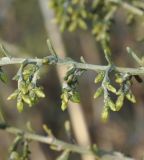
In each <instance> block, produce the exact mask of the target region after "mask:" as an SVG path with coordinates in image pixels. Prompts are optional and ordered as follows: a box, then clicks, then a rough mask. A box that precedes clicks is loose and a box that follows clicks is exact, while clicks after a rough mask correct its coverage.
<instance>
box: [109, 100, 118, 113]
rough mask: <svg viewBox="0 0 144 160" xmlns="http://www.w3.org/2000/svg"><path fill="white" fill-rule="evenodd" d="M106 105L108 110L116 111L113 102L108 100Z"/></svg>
mask: <svg viewBox="0 0 144 160" xmlns="http://www.w3.org/2000/svg"><path fill="white" fill-rule="evenodd" d="M107 105H108V106H109V108H110V109H111V110H112V111H116V106H115V104H114V102H113V101H112V100H111V99H109V100H108V101H107Z"/></svg>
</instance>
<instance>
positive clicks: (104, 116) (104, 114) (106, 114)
mask: <svg viewBox="0 0 144 160" xmlns="http://www.w3.org/2000/svg"><path fill="white" fill-rule="evenodd" d="M108 118H109V112H108V110H107V109H104V110H103V111H102V114H101V119H102V121H103V122H106V121H107V120H108Z"/></svg>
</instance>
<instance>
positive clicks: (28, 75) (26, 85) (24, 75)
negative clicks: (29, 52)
mask: <svg viewBox="0 0 144 160" xmlns="http://www.w3.org/2000/svg"><path fill="white" fill-rule="evenodd" d="M39 69H40V66H39V65H38V64H29V63H26V64H24V63H23V64H22V65H21V67H20V69H19V71H18V73H17V75H16V76H15V77H14V79H15V80H17V81H18V89H16V90H15V91H14V92H13V93H12V94H11V95H10V96H9V97H8V100H11V99H17V109H18V111H19V112H22V111H23V107H24V103H26V104H27V105H28V106H30V107H31V106H32V105H34V104H35V103H36V102H37V101H38V99H39V98H44V97H45V94H44V92H43V88H42V87H38V86H37V80H38V79H39V76H38V73H39Z"/></svg>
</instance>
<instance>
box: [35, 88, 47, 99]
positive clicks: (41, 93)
mask: <svg viewBox="0 0 144 160" xmlns="http://www.w3.org/2000/svg"><path fill="white" fill-rule="evenodd" d="M35 94H36V95H37V96H38V97H40V98H44V97H45V94H44V92H43V91H42V89H40V88H37V89H35Z"/></svg>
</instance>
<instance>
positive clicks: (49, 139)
mask: <svg viewBox="0 0 144 160" xmlns="http://www.w3.org/2000/svg"><path fill="white" fill-rule="evenodd" d="M0 129H1V130H4V131H6V132H8V133H11V134H14V135H18V134H23V136H24V138H26V139H27V140H32V141H37V142H41V143H45V144H49V145H54V146H56V147H57V148H58V149H59V150H65V149H68V150H70V151H72V152H76V153H79V154H94V153H93V152H92V151H91V149H89V148H87V147H83V146H79V145H75V144H70V143H67V142H64V141H61V140H58V139H57V138H55V137H54V136H42V135H38V134H35V133H30V132H25V131H23V130H21V129H18V128H15V127H10V126H7V125H4V124H0Z"/></svg>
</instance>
